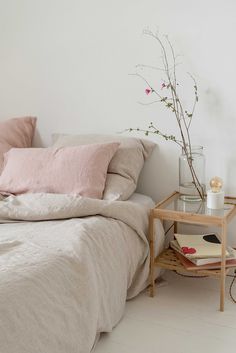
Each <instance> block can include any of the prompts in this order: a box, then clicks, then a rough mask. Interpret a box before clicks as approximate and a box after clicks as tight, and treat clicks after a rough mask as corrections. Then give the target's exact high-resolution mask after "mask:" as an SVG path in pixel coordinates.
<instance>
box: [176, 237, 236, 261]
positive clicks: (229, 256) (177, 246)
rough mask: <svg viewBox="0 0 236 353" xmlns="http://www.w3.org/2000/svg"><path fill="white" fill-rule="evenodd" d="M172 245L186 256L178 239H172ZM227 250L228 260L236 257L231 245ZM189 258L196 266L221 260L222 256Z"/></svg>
mask: <svg viewBox="0 0 236 353" xmlns="http://www.w3.org/2000/svg"><path fill="white" fill-rule="evenodd" d="M170 247H171V248H172V249H173V250H175V251H177V252H179V253H180V254H181V255H182V256H186V255H184V254H183V252H182V250H181V248H180V246H179V244H178V242H177V240H171V242H170ZM227 250H228V255H226V256H227V260H233V259H235V258H236V251H235V250H234V249H233V248H231V247H228V248H227ZM188 260H189V261H191V262H192V263H193V264H194V265H196V266H201V265H206V264H210V263H216V262H220V261H221V256H219V257H204V258H199V259H192V258H188Z"/></svg>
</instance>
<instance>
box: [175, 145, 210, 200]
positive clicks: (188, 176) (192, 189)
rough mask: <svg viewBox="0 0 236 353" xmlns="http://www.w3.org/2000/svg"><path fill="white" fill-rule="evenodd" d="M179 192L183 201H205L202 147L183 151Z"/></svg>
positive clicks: (180, 160)
mask: <svg viewBox="0 0 236 353" xmlns="http://www.w3.org/2000/svg"><path fill="white" fill-rule="evenodd" d="M186 152H187V153H186ZM199 190H200V192H201V194H202V197H201V196H200V194H199ZM179 192H180V198H181V199H182V200H183V201H190V202H191V201H201V200H202V199H203V195H204V194H205V156H204V154H203V147H202V146H191V148H189V146H188V147H187V149H186V150H184V149H182V154H181V155H180V157H179Z"/></svg>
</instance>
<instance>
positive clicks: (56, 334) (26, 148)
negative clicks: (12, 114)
mask: <svg viewBox="0 0 236 353" xmlns="http://www.w3.org/2000/svg"><path fill="white" fill-rule="evenodd" d="M35 125H36V119H35V118H32V117H23V118H18V119H11V120H9V121H6V122H3V123H0V128H1V129H0V157H1V158H0V195H2V196H0V353H89V352H91V350H92V349H93V347H94V344H95V342H96V340H97V338H98V336H99V333H100V332H109V331H111V330H112V328H113V327H114V326H115V325H116V324H117V323H118V322H119V320H120V319H121V318H122V315H123V312H124V308H125V302H126V300H127V299H130V298H133V297H134V296H136V295H137V294H138V293H139V292H140V291H142V290H143V289H144V288H145V287H146V286H147V283H148V282H147V281H148V273H149V247H148V239H147V232H148V214H149V210H150V208H151V207H153V205H154V203H153V201H152V200H151V199H150V198H149V197H147V196H144V195H140V194H135V193H134V191H135V189H136V187H137V181H138V177H139V174H140V171H141V169H142V167H143V165H144V162H145V160H146V158H147V157H148V156H149V155H150V153H151V151H152V150H153V148H154V144H153V143H152V142H150V141H147V140H142V139H136V138H123V137H117V136H107V135H64V134H59V135H55V136H54V145H53V146H52V147H49V148H31V143H32V138H33V133H34V129H35ZM156 227H157V232H158V242H156V244H157V246H158V249H159V251H161V249H162V247H163V242H164V235H163V229H162V225H161V224H160V223H158V222H157V223H156Z"/></svg>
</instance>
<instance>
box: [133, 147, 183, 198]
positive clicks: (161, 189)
mask: <svg viewBox="0 0 236 353" xmlns="http://www.w3.org/2000/svg"><path fill="white" fill-rule="evenodd" d="M177 189H178V149H176V148H174V149H172V148H171V149H166V148H161V146H158V145H157V146H156V147H155V149H154V151H153V152H152V155H151V157H150V158H149V159H148V160H147V161H146V162H145V165H144V168H143V170H142V172H141V174H140V178H139V182H138V187H137V192H140V193H143V194H145V195H148V196H150V197H152V199H153V200H154V201H155V202H157V201H160V200H161V199H163V198H165V197H167V196H168V195H169V194H171V193H172V192H173V191H175V190H177Z"/></svg>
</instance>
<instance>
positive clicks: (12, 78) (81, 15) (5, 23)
mask: <svg viewBox="0 0 236 353" xmlns="http://www.w3.org/2000/svg"><path fill="white" fill-rule="evenodd" d="M235 13H236V5H235V1H233V0H226V1H217V0H214V1H213V0H198V1H194V0H180V1H176V0H169V1H163V0H119V1H115V0H100V1H95V0H93V1H92V0H90V1H89V0H87V1H82V0H20V1H19V0H0V119H5V118H8V117H12V116H21V115H25V114H32V115H36V116H38V130H39V133H40V138H41V140H42V142H43V144H44V145H48V144H50V142H51V141H50V134H51V132H69V133H71V132H72V133H76V132H80V133H81V132H82V133H86V132H106V133H115V132H117V131H120V130H123V129H125V128H127V127H137V126H139V127H146V126H147V125H148V123H149V122H150V121H153V122H156V123H157V124H159V125H160V126H161V127H162V129H163V130H165V131H166V132H174V133H175V126H174V125H173V119H174V118H173V116H171V115H170V113H169V111H165V110H164V109H163V108H162V107H161V106H160V105H151V106H141V105H139V104H138V103H137V101H138V100H145V99H147V97H145V94H144V89H145V88H146V87H145V85H143V82H141V81H140V80H138V79H137V78H136V77H132V76H129V75H128V74H129V73H133V72H135V65H136V64H139V63H141V64H157V65H159V63H160V52H159V51H158V49H157V46H156V43H155V42H153V41H151V40H150V38H146V37H145V36H143V35H142V31H143V29H144V28H145V27H147V26H149V27H150V28H151V29H153V30H156V28H157V27H158V28H159V30H160V33H164V34H165V33H166V34H169V37H170V39H171V41H172V42H173V44H174V46H175V48H176V51H177V53H179V54H181V55H182V56H181V60H180V61H181V62H182V66H181V72H180V82H181V79H182V78H183V76H182V73H183V72H184V71H190V72H191V73H192V74H193V75H194V76H195V77H196V79H197V82H198V86H199V96H200V102H199V104H198V107H197V110H196V115H195V118H194V122H193V125H192V138H193V142H194V143H197V144H202V145H203V146H204V148H205V155H206V157H207V181H208V180H209V178H211V177H212V176H214V175H219V176H221V177H222V178H223V179H224V181H225V190H226V193H228V194H231V195H234V196H236V182H235V178H236V153H235V152H236V143H235V132H236V124H235V117H236V106H235V81H236V80H235V79H236V65H235V62H236V45H235V32H236V21H235ZM154 74H155V73H153V76H151V79H153V80H154V78H155V76H154ZM157 84H159V83H157ZM185 97H186V99H188V98H190V97H191V96H190V94H189V90H188V89H186V90H185ZM155 141H157V142H158V148H157V150H156V151H155V153H154V154H153V156H152V158H151V161H149V163H147V166H146V168H145V170H144V172H143V174H142V177H141V180H140V188H141V190H142V191H144V192H146V193H148V194H150V195H153V196H154V198H155V199H157V200H159V199H160V198H162V197H164V196H166V195H167V194H168V193H169V192H171V191H172V190H173V189H174V188H176V187H177V185H178V178H177V175H178V161H177V157H178V155H179V151H178V149H177V147H176V146H175V145H173V144H171V143H169V142H166V141H162V140H161V139H158V138H157V139H155ZM39 142H40V141H39V138H37V141H36V143H37V144H39Z"/></svg>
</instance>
